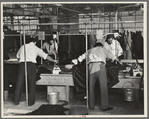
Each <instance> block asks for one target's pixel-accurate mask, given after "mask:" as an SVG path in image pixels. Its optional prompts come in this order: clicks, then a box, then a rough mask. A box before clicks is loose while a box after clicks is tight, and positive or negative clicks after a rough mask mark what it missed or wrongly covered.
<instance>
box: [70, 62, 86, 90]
mask: <svg viewBox="0 0 149 119" xmlns="http://www.w3.org/2000/svg"><path fill="white" fill-rule="evenodd" d="M72 74H73V81H74V88H75V91H76V92H77V93H85V92H86V89H85V88H86V64H85V63H84V64H83V63H82V64H79V65H75V66H73V68H72Z"/></svg>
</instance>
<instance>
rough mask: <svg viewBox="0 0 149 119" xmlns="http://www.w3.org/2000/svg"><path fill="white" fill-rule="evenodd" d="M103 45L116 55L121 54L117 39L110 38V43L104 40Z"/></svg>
mask: <svg viewBox="0 0 149 119" xmlns="http://www.w3.org/2000/svg"><path fill="white" fill-rule="evenodd" d="M104 47H105V48H106V49H107V50H108V51H109V52H111V53H112V54H113V55H115V56H116V57H119V56H121V55H122V54H123V50H122V48H121V45H120V43H119V42H118V41H117V40H112V44H108V43H107V42H105V43H104Z"/></svg>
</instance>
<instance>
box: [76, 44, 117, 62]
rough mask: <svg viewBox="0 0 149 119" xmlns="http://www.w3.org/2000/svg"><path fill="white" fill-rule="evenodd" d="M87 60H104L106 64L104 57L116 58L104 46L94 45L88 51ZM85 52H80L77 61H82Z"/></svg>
mask: <svg viewBox="0 0 149 119" xmlns="http://www.w3.org/2000/svg"><path fill="white" fill-rule="evenodd" d="M87 53H88V60H89V61H88V62H89V63H90V62H104V63H105V64H106V58H110V59H112V60H114V59H116V57H115V56H114V55H113V54H111V53H110V52H108V51H107V50H106V49H105V48H102V47H98V46H97V47H95V48H92V49H90V50H89V51H88V52H87ZM87 53H84V54H82V55H81V56H79V58H78V60H79V62H82V61H83V60H84V59H85V58H86V55H87Z"/></svg>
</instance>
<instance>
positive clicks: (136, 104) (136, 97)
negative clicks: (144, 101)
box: [135, 89, 140, 108]
mask: <svg viewBox="0 0 149 119" xmlns="http://www.w3.org/2000/svg"><path fill="white" fill-rule="evenodd" d="M139 93H140V91H139V89H136V90H135V108H139V99H140V98H139V96H140V94H139Z"/></svg>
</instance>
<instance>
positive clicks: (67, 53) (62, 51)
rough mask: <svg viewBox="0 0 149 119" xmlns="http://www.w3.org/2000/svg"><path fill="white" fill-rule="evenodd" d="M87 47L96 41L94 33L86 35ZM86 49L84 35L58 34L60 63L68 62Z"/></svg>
mask: <svg viewBox="0 0 149 119" xmlns="http://www.w3.org/2000/svg"><path fill="white" fill-rule="evenodd" d="M87 39H88V49H89V48H91V47H92V46H93V45H92V44H95V42H96V38H95V35H94V34H91V35H88V36H87ZM85 51H86V37H85V35H60V36H59V46H58V53H59V54H58V56H59V61H60V64H69V63H71V61H72V59H75V58H77V57H78V56H79V55H81V54H83V53H84V52H85Z"/></svg>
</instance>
